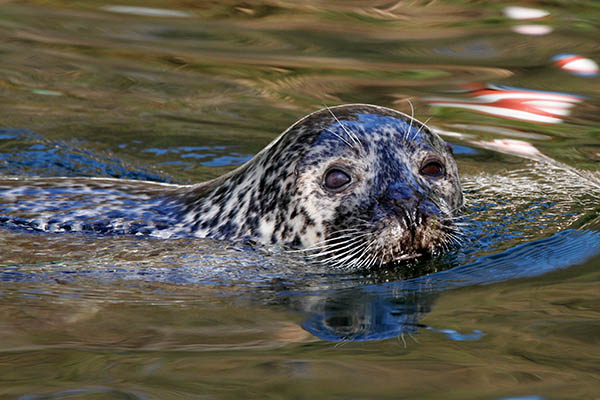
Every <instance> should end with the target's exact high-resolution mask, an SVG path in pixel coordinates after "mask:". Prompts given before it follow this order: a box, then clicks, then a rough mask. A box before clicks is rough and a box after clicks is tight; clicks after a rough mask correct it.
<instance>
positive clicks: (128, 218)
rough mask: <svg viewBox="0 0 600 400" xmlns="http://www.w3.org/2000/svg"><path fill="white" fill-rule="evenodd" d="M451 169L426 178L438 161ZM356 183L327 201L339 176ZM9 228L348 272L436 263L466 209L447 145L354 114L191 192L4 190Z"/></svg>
mask: <svg viewBox="0 0 600 400" xmlns="http://www.w3.org/2000/svg"><path fill="white" fill-rule="evenodd" d="M432 157H433V158H435V159H436V160H439V161H440V163H441V164H443V166H444V168H445V173H444V176H443V177H441V178H439V179H431V178H429V177H427V176H424V175H423V174H422V173H421V168H422V166H423V164H424V163H425V162H426V161H427V160H428V159H431V158H432ZM334 167H336V168H340V169H343V170H344V171H347V172H348V174H349V175H350V176H351V178H352V181H351V183H350V184H349V185H348V187H346V188H345V189H344V190H342V191H339V192H338V191H331V190H328V189H327V188H326V187H325V186H324V184H323V177H324V175H325V173H326V171H328V170H329V169H331V168H334ZM0 196H1V200H0V224H2V225H4V226H6V227H21V228H26V229H30V230H41V231H49V232H65V231H93V232H99V233H125V234H137V235H149V236H157V237H162V238H169V237H180V236H195V237H210V238H214V239H220V240H250V241H253V242H256V243H260V244H275V245H281V246H284V247H287V248H294V249H301V250H302V251H303V252H305V254H306V255H307V256H308V257H311V258H314V259H316V260H319V261H322V262H327V263H330V264H332V265H335V266H337V267H340V268H348V269H368V268H372V267H375V266H377V265H382V264H388V263H393V262H397V261H399V260H403V259H408V258H413V257H417V256H420V255H423V254H432V253H436V252H437V251H440V250H441V249H443V248H444V247H447V246H448V245H449V244H450V243H451V242H452V241H455V240H456V235H457V231H458V229H457V228H456V225H455V224H454V219H455V217H456V215H457V213H458V209H459V208H460V207H461V205H462V191H461V187H460V183H459V179H458V172H457V168H456V164H455V162H454V160H453V158H452V155H451V152H450V151H449V149H448V146H447V145H446V144H445V143H444V142H443V140H442V139H440V138H439V137H438V136H437V135H436V134H434V133H432V132H431V131H430V130H429V129H428V128H427V127H426V126H425V125H423V124H421V123H420V122H418V121H416V120H414V119H413V118H411V117H409V116H407V115H405V114H402V113H399V112H397V111H394V110H391V109H387V108H383V107H377V106H371V105H361V104H358V105H346V106H339V107H332V108H328V109H324V110H320V111H317V112H315V113H313V114H310V115H308V116H306V117H305V118H303V119H301V120H300V121H298V122H296V123H295V124H294V125H292V126H291V127H290V128H289V129H287V130H286V131H285V132H284V133H283V134H282V135H281V136H279V137H278V138H277V139H276V140H274V141H273V142H272V143H271V144H270V145H269V146H267V147H266V148H265V149H264V150H262V151H261V152H260V153H258V154H257V155H256V156H255V157H254V158H253V159H252V160H251V161H249V162H248V163H246V164H244V165H243V166H241V167H240V168H238V169H236V170H234V171H232V172H230V173H228V174H226V175H224V176H221V177H219V178H217V179H215V180H212V181H209V182H205V183H201V184H198V185H192V186H180V185H166V184H157V183H151V182H141V181H125V180H116V179H84V178H81V179H72V178H59V179H56V178H55V179H50V178H47V179H29V180H24V179H4V180H0Z"/></svg>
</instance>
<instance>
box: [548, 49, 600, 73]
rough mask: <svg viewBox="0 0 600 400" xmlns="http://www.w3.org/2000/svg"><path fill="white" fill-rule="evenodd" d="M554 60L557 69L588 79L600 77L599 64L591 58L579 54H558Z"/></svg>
mask: <svg viewBox="0 0 600 400" xmlns="http://www.w3.org/2000/svg"><path fill="white" fill-rule="evenodd" d="M552 59H553V60H554V64H555V65H556V66H557V67H560V68H562V69H564V70H565V71H567V72H570V73H572V74H575V75H579V76H587V77H592V76H596V75H598V64H596V62H595V61H593V60H590V59H589V58H585V57H582V56H579V55H577V54H558V55H556V56H554V57H552Z"/></svg>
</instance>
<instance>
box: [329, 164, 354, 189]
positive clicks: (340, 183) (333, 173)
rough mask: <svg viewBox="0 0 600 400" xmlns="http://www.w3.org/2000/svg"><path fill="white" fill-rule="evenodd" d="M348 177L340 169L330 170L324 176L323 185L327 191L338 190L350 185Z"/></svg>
mask: <svg viewBox="0 0 600 400" xmlns="http://www.w3.org/2000/svg"><path fill="white" fill-rule="evenodd" d="M350 180H351V179H350V176H349V175H348V174H347V173H345V172H344V171H342V170H341V169H337V168H334V169H330V170H329V171H327V173H326V174H325V179H324V180H323V185H324V186H325V187H326V188H327V189H329V190H338V189H341V188H342V187H344V186H346V185H347V184H348V183H350Z"/></svg>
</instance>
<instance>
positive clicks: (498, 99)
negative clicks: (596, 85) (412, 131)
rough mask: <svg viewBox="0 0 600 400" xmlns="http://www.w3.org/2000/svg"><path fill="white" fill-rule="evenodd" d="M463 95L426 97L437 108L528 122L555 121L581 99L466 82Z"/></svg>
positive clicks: (560, 119)
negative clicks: (465, 110) (468, 111)
mask: <svg viewBox="0 0 600 400" xmlns="http://www.w3.org/2000/svg"><path fill="white" fill-rule="evenodd" d="M465 86H467V87H469V90H468V91H467V92H466V94H467V95H468V96H469V97H471V98H470V99H452V98H442V97H439V98H428V99H426V100H427V102H428V103H429V104H430V105H432V106H437V107H452V108H463V109H468V110H474V111H478V112H482V113H485V114H490V115H494V116H498V117H502V118H509V119H518V120H523V121H529V122H537V123H546V124H558V123H560V122H562V121H563V118H564V117H566V116H568V115H569V114H570V113H571V109H572V108H573V107H574V106H575V105H576V104H578V103H581V102H582V101H583V97H582V96H578V95H574V94H570V93H559V92H547V91H542V90H531V89H523V88H517V87H510V86H504V85H491V84H488V85H480V84H469V85H465Z"/></svg>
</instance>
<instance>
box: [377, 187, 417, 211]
mask: <svg viewBox="0 0 600 400" xmlns="http://www.w3.org/2000/svg"><path fill="white" fill-rule="evenodd" d="M386 197H387V198H388V199H389V200H390V201H391V202H392V203H393V204H394V205H395V206H396V207H402V208H414V207H415V206H416V204H417V203H418V202H419V201H420V200H421V199H422V198H423V194H422V193H421V192H420V191H419V190H417V188H415V187H414V186H411V185H408V184H407V183H404V182H395V183H392V184H391V185H390V186H389V187H388V189H387V192H386Z"/></svg>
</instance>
